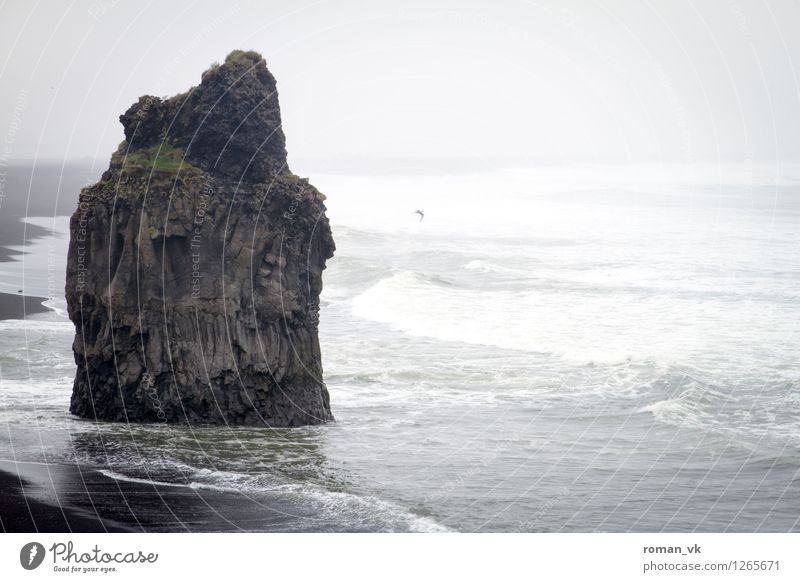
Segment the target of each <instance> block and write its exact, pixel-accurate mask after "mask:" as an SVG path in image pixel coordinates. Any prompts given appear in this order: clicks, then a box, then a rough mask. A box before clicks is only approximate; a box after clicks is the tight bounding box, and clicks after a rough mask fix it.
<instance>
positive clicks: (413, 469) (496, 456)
mask: <svg viewBox="0 0 800 582" xmlns="http://www.w3.org/2000/svg"><path fill="white" fill-rule="evenodd" d="M311 178H312V182H314V183H315V185H317V186H318V187H319V188H320V190H322V191H323V192H325V193H326V195H327V196H328V200H327V202H326V204H327V206H328V214H329V217H330V220H331V225H332V228H333V233H334V238H335V240H336V245H337V251H336V256H335V257H334V258H333V259H332V260H331V261H329V263H328V269H327V270H326V271H325V273H324V286H325V287H324V291H323V294H322V298H321V321H320V336H321V342H322V351H323V364H324V370H325V379H326V381H327V384H328V388H329V390H330V393H331V405H332V409H333V412H334V415H335V416H336V419H337V421H336V423H333V424H330V425H327V426H323V427H308V428H301V429H292V430H286V429H282V430H273V429H269V428H220V427H200V428H197V427H195V428H189V427H171V426H160V425H137V426H124V425H118V424H109V423H93V422H88V421H85V420H79V419H75V418H73V417H72V416H70V415H69V414H68V412H67V407H68V402H69V395H70V391H71V381H72V377H73V374H74V363H73V358H72V353H71V342H72V339H73V327H72V325H71V324H70V323H69V322H68V320H66V318H65V316H64V307H65V306H64V303H63V299H61V298H60V297H55V298H54V299H53V300H52V301H51V302H49V305H51V306H52V307H53V308H54V309H55V310H54V311H53V312H52V313H49V314H45V315H41V316H34V318H35V319H31V320H28V321H24V322H23V321H4V322H0V373H1V374H2V377H0V383H1V388H2V389H1V390H0V394H1V397H0V435H1V436H0V452H2V454H0V457H2V458H3V459H16V460H25V461H36V462H74V461H78V462H79V463H81V464H82V465H83V466H86V467H96V468H98V469H100V470H102V471H103V472H104V474H105V475H107V476H109V477H112V478H114V479H120V480H138V481H145V482H155V483H157V484H160V486H163V487H167V486H178V487H187V488H192V489H194V490H195V491H197V492H198V494H200V495H202V492H203V491H211V490H221V491H231V492H238V493H241V494H244V495H247V496H249V497H252V498H257V499H263V502H264V504H265V505H266V506H269V504H270V500H280V501H281V504H282V507H285V506H286V505H287V504H288V505H289V506H295V507H297V508H298V509H302V511H300V510H298V513H297V517H296V519H295V520H294V521H292V525H291V526H289V527H288V528H287V526H285V525H283V526H282V527H283V528H284V529H292V530H303V531H318V530H325V531H331V530H337V529H347V530H352V529H363V530H370V531H408V530H411V531H418V530H421V531H440V530H458V531H796V530H798V529H800V527H799V525H798V524H799V523H800V514H799V513H798V507H800V477H799V471H800V350H798V346H799V345H800V317H798V313H800V261H799V260H798V257H800V253H799V252H798V251H800V234H799V233H800V229H799V228H798V227H800V169H798V168H797V167H795V166H769V165H766V166H760V165H752V164H750V165H708V166H703V165H688V166H673V165H652V166H588V165H587V166H551V167H540V168H527V169H516V170H505V171H498V172H493V173H475V174H468V173H464V174H459V175H443V176H432V175H428V176H369V175H367V176H335V175H320V176H314V175H312V176H311ZM418 209H419V210H422V211H423V212H424V215H425V216H424V219H422V220H420V216H419V215H418V214H415V213H414V211H415V210H418ZM36 220H37V221H38V222H36V224H40V225H46V221H45V220H44V219H36ZM47 220H49V221H50V222H51V223H52V228H53V229H54V230H53V237H52V239H48V240H47V241H44V242H43V241H39V243H38V245H39V246H38V247H36V245H35V244H34V245H33V246H31V245H29V246H28V248H27V250H28V252H29V254H28V255H25V257H24V261H25V264H26V265H27V266H26V267H25V270H24V273H25V277H26V279H25V281H26V292H28V293H30V294H36V293H35V292H32V290H34V288H35V289H38V290H39V291H38V292H39V293H40V294H45V293H44V291H43V290H42V285H45V284H46V285H49V287H52V284H50V283H49V272H50V271H53V270H54V269H55V270H57V269H58V268H60V265H63V262H62V263H61V264H58V263H57V264H56V266H55V267H54V266H52V263H53V261H54V259H52V258H51V259H50V260H49V262H48V259H47V256H48V255H50V256H55V257H56V259H55V260H56V261H57V260H62V261H63V259H61V258H59V257H62V256H63V253H64V252H65V248H66V246H65V234H64V233H65V230H64V225H65V222H63V219H61V218H56V220H55V221H53V219H52V217H51V218H48V219H47ZM34 247H35V248H34ZM54 248H55V249H61V251H60V252H61V253H62V255H60V254H59V252H55V251H54V250H53V249H54ZM8 265H9V264H8V263H6V264H3V265H0V271H2V270H4V269H5V271H6V273H11V275H7V274H4V275H3V282H4V283H6V284H8V285H10V286H15V285H17V286H18V282H17V281H18V280H17V279H15V278H14V277H16V276H18V275H15V273H19V272H20V271H21V269H22V268H21V267H20V266H16V267H14V268H12V269H11V270H9V268H8ZM13 269H17V270H16V271H14V270H13ZM62 273H63V271H62ZM8 277H11V278H12V280H8ZM61 277H62V279H61V280H60V281H59V283H58V285H56V287H58V286H59V285H60V286H61V287H63V275H61ZM29 278H30V282H29V283H28V279H29ZM49 295H50V294H46V296H49Z"/></svg>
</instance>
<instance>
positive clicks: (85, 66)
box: [0, 0, 800, 161]
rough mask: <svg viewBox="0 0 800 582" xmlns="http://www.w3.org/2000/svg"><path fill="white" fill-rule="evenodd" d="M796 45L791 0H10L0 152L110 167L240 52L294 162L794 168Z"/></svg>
mask: <svg viewBox="0 0 800 582" xmlns="http://www.w3.org/2000/svg"><path fill="white" fill-rule="evenodd" d="M799 33H800V3H798V2H797V1H788V0H778V1H770V2H766V1H759V0H753V1H744V0H733V1H727V0H718V1H715V0H710V1H699V0H694V1H683V0H674V1H669V2H658V1H655V0H598V1H589V0H585V1H574V2H564V1H563V0H560V1H559V0H553V1H550V0H542V1H530V2H526V1H518V0H502V1H492V2H490V1H482V2H478V1H474V0H473V1H463V0H462V1H453V2H448V1H442V0H434V1H430V0H428V1H420V0H403V1H396V2H376V1H366V0H365V1H356V0H343V1H328V2H325V1H319V2H309V1H307V0H299V1H298V0H292V1H286V2H284V1H275V0H261V1H249V0H233V1H231V2H203V1H196V2H188V1H176V2H155V1H150V2H148V1H144V0H137V1H130V0H96V1H82V0H74V1H72V2H66V1H65V2H56V1H38V2H37V1H30V0H6V1H5V2H2V4H0V47H2V48H1V49H0V115H1V117H0V139H3V144H0V145H3V147H5V148H6V149H5V150H4V151H5V155H6V158H7V159H11V160H15V159H16V160H22V159H31V158H37V159H80V158H84V157H89V158H97V159H99V160H106V159H107V158H108V156H109V154H110V153H111V151H113V150H114V149H115V148H116V146H117V145H118V143H119V142H120V141H121V140H122V137H123V136H122V128H121V126H120V124H119V122H118V116H119V114H120V113H122V112H123V111H124V110H125V109H127V107H128V106H129V105H130V104H131V103H132V102H134V101H135V100H136V99H137V97H138V96H140V95H143V94H155V95H161V96H165V95H172V94H175V93H178V92H181V91H184V90H186V89H187V88H189V87H190V86H192V85H196V84H197V83H198V82H199V80H200V74H201V73H202V72H203V70H205V69H206V68H207V67H208V66H209V65H210V64H211V63H212V62H214V61H222V60H223V59H224V57H225V55H226V54H227V53H228V52H229V51H230V50H232V49H235V48H242V49H254V50H257V51H259V52H261V53H262V54H263V55H264V56H265V58H266V59H267V64H268V66H269V68H270V70H271V71H272V72H273V74H274V75H275V77H276V78H277V80H278V89H279V92H280V100H281V107H282V111H283V119H284V127H285V130H286V135H287V146H288V149H289V153H290V156H291V157H295V158H297V157H315V158H336V157H343V156H380V157H383V156H386V157H398V156H402V157H459V156H492V157H504V156H526V157H537V158H538V157H540V158H547V159H554V160H562V161H569V160H573V159H575V160H587V159H588V160H593V161H606V160H634V161H636V160H645V159H646V160H670V161H695V160H704V161H706V160H708V161H713V160H718V159H720V160H733V161H736V160H749V159H752V160H765V161H771V160H786V161H796V160H798V159H800V80H799V78H800V72H798V70H797V67H798V66H799V65H800V34H799Z"/></svg>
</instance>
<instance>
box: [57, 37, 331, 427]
mask: <svg viewBox="0 0 800 582" xmlns="http://www.w3.org/2000/svg"><path fill="white" fill-rule="evenodd" d="M120 121H121V122H122V124H123V126H124V128H125V141H124V142H122V144H121V145H120V147H119V149H118V150H117V152H116V153H115V154H114V155H113V156H112V158H111V164H110V167H109V169H108V170H107V171H106V172H105V173H104V174H103V176H102V179H101V180H100V182H98V183H97V184H94V185H93V186H90V187H88V188H85V189H84V190H83V191H82V192H81V196H80V202H79V205H78V209H77V210H76V211H75V214H74V215H73V216H72V220H71V223H70V230H71V241H70V249H69V258H68V265H67V286H66V296H67V302H68V306H69V316H70V318H71V319H72V321H73V322H74V323H75V327H76V334H75V341H74V344H73V350H74V352H75V362H76V364H77V372H76V376H75V384H74V388H73V394H72V401H71V406H70V410H71V412H73V413H74V414H77V415H79V416H83V417H87V418H98V419H106V420H116V421H129V422H159V421H161V422H189V423H230V424H248V425H264V424H266V425H270V426H298V425H305V424H318V423H322V422H326V421H329V420H332V418H333V417H332V415H331V412H330V405H329V399H328V391H327V389H326V387H325V384H324V383H323V380H322V365H321V358H320V348H319V340H318V338H317V322H318V300H319V294H320V291H321V289H322V271H323V269H324V268H325V261H326V260H327V259H329V258H331V257H332V256H333V251H334V243H333V238H332V236H331V231H330V227H329V224H328V220H327V218H326V216H325V206H324V204H323V201H324V199H325V198H324V196H323V195H322V194H320V192H318V191H317V190H316V189H315V188H314V187H313V186H311V185H310V184H309V183H308V182H307V181H306V180H304V179H301V178H298V177H297V176H295V175H293V174H292V173H291V172H290V171H289V169H288V167H287V165H286V149H285V139H284V135H283V131H282V129H281V117H280V109H279V106H278V96H277V92H276V87H275V79H274V78H273V77H272V75H271V74H270V73H269V71H268V70H267V67H266V63H265V62H264V59H262V58H261V56H260V55H258V54H256V53H251V52H248V53H245V52H241V51H234V52H233V53H231V55H229V56H228V58H227V59H226V61H225V63H224V64H222V65H220V66H214V67H212V68H211V69H209V70H208V71H206V72H205V73H204V74H203V76H202V81H201V83H200V85H199V86H197V87H194V88H192V89H191V90H190V91H188V92H187V93H184V94H181V95H177V96H175V97H172V98H170V99H166V100H161V99H159V98H157V97H149V96H148V97H142V98H140V99H139V101H138V102H137V103H135V104H134V105H133V106H132V107H131V108H130V109H128V111H127V112H125V114H124V115H122V116H121V117H120Z"/></svg>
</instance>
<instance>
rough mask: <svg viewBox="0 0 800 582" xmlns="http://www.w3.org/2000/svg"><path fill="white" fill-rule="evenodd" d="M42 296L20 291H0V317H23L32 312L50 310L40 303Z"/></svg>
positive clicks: (44, 299)
mask: <svg viewBox="0 0 800 582" xmlns="http://www.w3.org/2000/svg"><path fill="white" fill-rule="evenodd" d="M42 301H47V299H46V298H44V297H30V296H26V295H22V294H21V293H16V294H15V293H0V319H25V318H26V317H27V316H28V315H33V314H34V313H46V312H48V311H50V310H49V309H48V308H47V307H45V306H44V305H42Z"/></svg>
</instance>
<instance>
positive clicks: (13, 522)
mask: <svg viewBox="0 0 800 582" xmlns="http://www.w3.org/2000/svg"><path fill="white" fill-rule="evenodd" d="M0 500H1V501H0V524H2V529H3V531H5V532H72V533H80V532H88V533H91V532H136V531H148V532H187V531H192V532H218V531H228V532H234V531H319V526H320V524H319V523H318V522H317V520H315V519H313V518H312V517H311V516H309V515H298V513H299V512H298V508H296V507H290V506H288V505H286V504H284V503H282V502H275V501H272V500H270V501H269V502H266V501H265V500H264V499H263V498H262V499H258V500H257V499H254V498H252V497H249V496H248V495H246V494H244V493H235V492H232V491H231V492H228V491H216V490H208V489H202V490H200V489H192V488H190V487H187V486H180V485H168V484H154V483H146V482H136V481H120V480H116V479H112V478H110V477H107V476H106V475H104V474H103V473H101V472H99V471H97V470H94V469H86V468H83V467H79V466H76V465H62V464H48V465H44V464H40V463H12V462H8V461H0ZM300 513H302V512H300Z"/></svg>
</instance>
